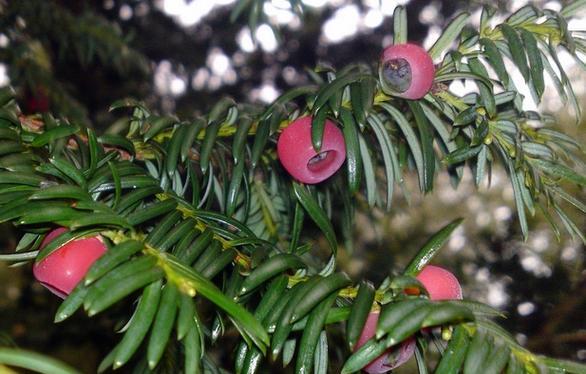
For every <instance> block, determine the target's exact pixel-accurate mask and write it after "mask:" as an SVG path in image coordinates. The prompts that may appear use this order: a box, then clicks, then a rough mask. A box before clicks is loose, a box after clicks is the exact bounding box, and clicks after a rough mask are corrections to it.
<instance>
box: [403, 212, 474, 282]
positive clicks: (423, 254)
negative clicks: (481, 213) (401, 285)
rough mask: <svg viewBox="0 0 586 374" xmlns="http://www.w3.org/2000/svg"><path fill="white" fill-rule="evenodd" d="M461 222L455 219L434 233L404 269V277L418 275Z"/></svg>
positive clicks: (461, 220)
mask: <svg viewBox="0 0 586 374" xmlns="http://www.w3.org/2000/svg"><path fill="white" fill-rule="evenodd" d="M462 222H463V219H462V218H457V219H455V220H454V221H452V222H450V223H448V224H447V225H446V226H444V227H443V228H441V229H440V230H439V231H438V232H436V233H435V234H434V235H433V236H432V237H431V238H430V239H429V240H428V241H427V242H426V243H425V244H424V245H423V247H421V249H420V250H419V252H417V255H416V256H415V257H414V258H413V260H411V262H410V263H409V265H407V267H406V268H405V271H404V273H405V274H406V275H411V276H415V275H417V274H419V272H420V271H421V270H423V268H424V267H425V266H426V265H427V264H429V263H430V262H431V260H432V259H433V257H434V256H435V255H436V254H437V252H438V251H439V250H440V248H441V247H442V246H443V245H444V244H445V243H446V242H447V240H448V239H449V237H450V235H451V234H452V233H453V232H454V230H455V229H457V228H458V226H460V225H461V224H462Z"/></svg>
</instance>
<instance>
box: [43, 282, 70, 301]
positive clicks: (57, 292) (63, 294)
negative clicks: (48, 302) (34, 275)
mask: <svg viewBox="0 0 586 374" xmlns="http://www.w3.org/2000/svg"><path fill="white" fill-rule="evenodd" d="M39 283H40V284H42V285H43V287H45V288H47V289H48V290H49V291H51V292H52V293H53V294H54V295H57V296H59V297H60V298H62V299H66V298H67V295H69V293H68V292H65V291H62V290H60V289H59V288H57V287H53V286H52V285H50V284H49V283H46V282H39Z"/></svg>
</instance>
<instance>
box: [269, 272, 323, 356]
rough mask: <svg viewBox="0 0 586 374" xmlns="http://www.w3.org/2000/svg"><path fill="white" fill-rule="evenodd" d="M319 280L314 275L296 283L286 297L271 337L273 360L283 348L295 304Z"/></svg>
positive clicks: (289, 330)
mask: <svg viewBox="0 0 586 374" xmlns="http://www.w3.org/2000/svg"><path fill="white" fill-rule="evenodd" d="M320 280H321V278H320V277H317V276H315V277H312V278H310V279H309V280H307V281H305V282H303V283H302V284H298V285H297V286H296V287H295V288H293V290H292V294H291V297H289V298H287V300H286V304H285V306H284V308H283V310H282V312H280V313H279V316H278V320H277V325H276V327H275V332H274V333H273V337H272V339H271V358H272V359H273V360H276V359H277V357H279V354H280V353H281V350H282V349H283V345H284V344H285V341H286V340H287V337H288V336H289V333H290V332H291V329H292V324H291V318H292V317H293V313H294V312H295V310H296V308H297V305H298V304H299V302H300V301H301V300H303V298H304V297H305V295H306V294H307V293H308V292H310V290H311V289H312V288H313V287H314V286H315V285H316V284H317V283H318V282H319V281H320ZM276 309H277V308H275V311H276Z"/></svg>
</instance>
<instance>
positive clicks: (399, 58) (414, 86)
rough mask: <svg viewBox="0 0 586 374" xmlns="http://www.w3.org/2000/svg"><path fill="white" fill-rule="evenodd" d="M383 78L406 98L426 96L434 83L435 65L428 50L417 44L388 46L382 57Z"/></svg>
mask: <svg viewBox="0 0 586 374" xmlns="http://www.w3.org/2000/svg"><path fill="white" fill-rule="evenodd" d="M381 63H382V67H381V68H382V79H384V81H385V83H386V86H387V87H389V88H390V89H391V90H392V92H391V93H390V94H392V95H394V96H398V97H403V98H405V99H411V100H417V99H421V98H422V97H423V96H425V95H426V94H427V93H428V92H429V90H430V89H431V86H432V84H433V79H434V75H435V67H434V65H433V61H432V60H431V57H430V56H429V54H428V53H427V51H426V50H425V49H423V48H421V47H420V46H418V45H415V44H410V43H407V44H397V45H392V46H390V47H387V48H386V49H385V50H384V51H383V55H382V58H381Z"/></svg>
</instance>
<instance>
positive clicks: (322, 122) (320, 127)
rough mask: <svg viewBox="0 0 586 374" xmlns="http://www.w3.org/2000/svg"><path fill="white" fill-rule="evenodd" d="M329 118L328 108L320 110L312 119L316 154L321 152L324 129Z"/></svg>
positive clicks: (312, 137)
mask: <svg viewBox="0 0 586 374" xmlns="http://www.w3.org/2000/svg"><path fill="white" fill-rule="evenodd" d="M327 118H328V108H327V107H322V108H320V109H319V110H318V111H317V112H316V113H315V115H314V116H313V117H311V143H312V144H313V149H314V150H315V151H316V152H319V151H320V150H321V145H322V140H323V136H324V129H325V127H326V120H327Z"/></svg>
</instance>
